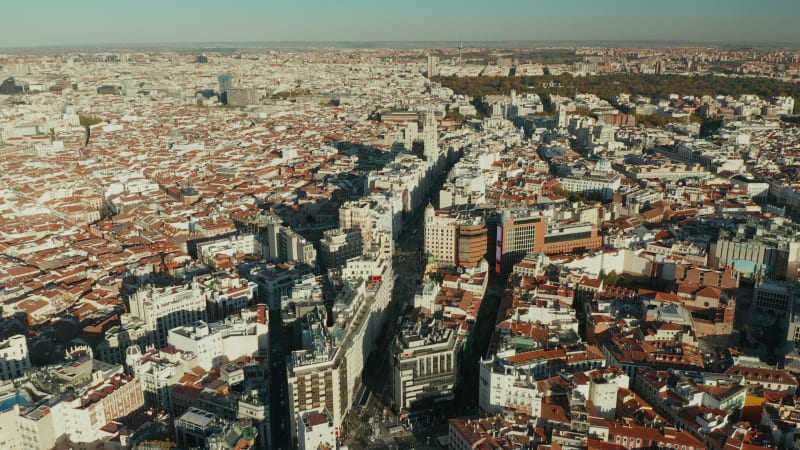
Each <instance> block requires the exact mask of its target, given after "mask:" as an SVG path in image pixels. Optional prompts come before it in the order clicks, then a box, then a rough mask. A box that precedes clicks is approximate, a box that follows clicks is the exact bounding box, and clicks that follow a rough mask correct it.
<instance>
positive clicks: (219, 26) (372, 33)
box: [0, 0, 800, 48]
mask: <svg viewBox="0 0 800 450" xmlns="http://www.w3.org/2000/svg"><path fill="white" fill-rule="evenodd" d="M18 5H19V6H18ZM26 6H27V8H26V9H27V12H26V10H25V9H22V6H21V4H17V5H12V6H9V7H7V8H6V12H7V13H8V14H7V15H6V17H7V18H13V20H7V22H6V23H4V24H3V25H4V26H3V27H2V28H0V48H14V47H70V46H87V45H97V46H99V45H143V44H144V45H146V44H170V43H176V44H188V43H208V42H224V43H237V42H250V43H253V42H262V43H270V42H298V43H302V42H364V41H366V42H377V43H386V42H395V43H398V42H429V43H430V42H442V41H448V42H452V41H459V40H464V41H473V42H474V41H482V42H504V41H518V42H519V41H586V42H589V41H616V42H630V43H637V42H642V41H646V42H692V43H705V42H707V43H709V44H724V43H736V44H748V43H749V44H777V43H780V44H795V43H800V33H798V31H797V30H796V28H795V27H794V26H793V23H792V22H793V18H794V17H798V15H799V14H800V3H797V2H792V1H789V0H767V1H764V2H760V3H759V4H758V5H756V4H753V3H752V2H746V1H744V0H734V1H722V0H710V1H705V2H689V1H687V0H677V1H674V2H669V3H666V4H658V5H655V4H649V3H648V4H645V3H642V2H633V1H630V0H613V1H610V2H602V3H600V2H589V1H583V0H577V1H573V2H568V3H562V4H535V3H533V2H530V3H529V2H518V1H510V0H504V1H499V2H493V3H487V2H477V1H472V0H469V1H463V2H452V1H441V2H435V3H430V2H422V1H418V0H411V1H409V2H406V3H403V4H383V3H380V2H375V3H372V2H366V1H362V0H349V1H344V2H337V3H335V4H333V3H328V2H322V1H317V0H314V1H304V2H291V3H290V2H279V3H277V4H266V5H265V4H261V3H260V2H255V1H251V0H237V1H234V2H228V3H225V4H219V3H216V2H211V1H207V0H200V1H195V2H191V3H189V2H185V1H178V2H170V3H169V4H163V3H159V2H155V1H153V0H144V1H141V2H138V3H137V7H136V8H126V7H123V6H120V5H115V4H108V3H107V2H100V1H97V0H84V1H79V2H77V5H76V4H75V3H71V4H63V3H61V2H55V1H54V0H39V1H38V2H36V3H35V4H34V5H31V6H28V5H26ZM34 8H35V10H37V11H41V12H43V13H42V14H36V15H33V14H30V10H32V9H34Z"/></svg>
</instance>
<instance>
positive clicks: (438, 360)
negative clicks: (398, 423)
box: [392, 317, 462, 411]
mask: <svg viewBox="0 0 800 450" xmlns="http://www.w3.org/2000/svg"><path fill="white" fill-rule="evenodd" d="M461 342H462V340H461V338H459V337H458V336H457V335H456V329H455V328H453V327H445V326H444V325H443V324H442V322H441V321H438V320H436V319H434V318H433V317H430V318H426V319H421V320H420V321H418V322H414V323H409V324H406V326H405V328H404V329H403V330H402V331H401V332H400V334H399V336H398V337H397V340H396V341H395V347H394V349H393V353H394V357H393V360H392V392H393V396H394V402H395V405H396V407H397V408H398V409H400V410H407V411H410V410H413V409H415V408H425V407H432V406H435V405H436V404H437V403H440V402H445V401H448V400H452V399H453V395H454V391H455V385H456V379H457V377H458V352H459V349H460V344H461Z"/></svg>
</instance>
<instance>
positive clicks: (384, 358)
mask: <svg viewBox="0 0 800 450" xmlns="http://www.w3.org/2000/svg"><path fill="white" fill-rule="evenodd" d="M421 221H422V213H421V212H420V213H418V214H416V215H415V216H414V217H412V218H411V220H409V225H408V226H407V227H406V231H405V232H404V233H403V235H402V236H401V238H400V240H399V242H398V243H397V244H396V253H397V255H398V256H396V257H395V260H394V272H395V277H396V279H395V285H394V290H393V292H392V301H391V303H390V304H389V307H388V310H387V314H386V318H385V322H384V323H385V327H384V328H385V332H384V333H383V334H381V336H380V338H379V340H378V343H377V350H376V351H375V352H373V353H372V354H371V355H370V357H369V359H368V360H367V363H366V365H365V369H364V376H363V381H362V382H363V383H364V386H366V388H367V392H369V397H368V399H367V401H366V404H365V405H363V406H361V405H359V404H358V403H357V404H356V405H355V406H353V407H352V408H351V410H350V414H348V416H347V418H346V419H345V423H344V428H345V433H344V434H345V439H344V441H345V443H346V444H347V445H349V446H350V448H354V449H365V448H371V447H373V446H375V445H378V447H377V448H386V447H383V446H382V445H381V442H386V440H387V439H388V440H389V441H393V436H392V434H393V433H392V432H391V431H390V429H391V428H392V427H395V426H397V425H398V418H397V415H396V413H395V411H394V405H393V404H392V403H393V401H392V392H391V370H392V359H391V355H392V353H391V343H392V340H393V339H394V336H395V335H396V334H397V332H398V331H399V325H400V324H398V318H400V317H402V316H403V315H404V314H405V312H406V310H407V308H408V307H409V306H410V305H413V302H414V294H415V292H416V287H417V281H418V280H421V279H422V275H423V271H424V264H423V262H422V255H421V252H422V244H423V233H422V232H421V229H422V222H421ZM414 230H419V231H417V232H414ZM358 392H362V391H361V390H359V391H358ZM358 400H360V398H359V399H358ZM394 434H397V433H394ZM406 438H407V440H409V441H413V439H412V438H411V436H410V435H408V436H406Z"/></svg>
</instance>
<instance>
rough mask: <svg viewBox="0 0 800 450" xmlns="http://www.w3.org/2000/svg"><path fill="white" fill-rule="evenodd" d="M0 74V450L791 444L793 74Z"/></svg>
mask: <svg viewBox="0 0 800 450" xmlns="http://www.w3.org/2000/svg"><path fill="white" fill-rule="evenodd" d="M0 81H2V84H0V302H1V303H0V313H1V315H2V320H1V321H0V449H4V450H5V449H8V450H49V449H54V448H55V449H81V450H94V449H97V450H100V449H102V450H134V449H142V450H156V449H158V450H161V449H164V450H166V449H173V448H179V449H193V448H200V449H212V450H233V449H236V450H247V449H302V450H322V449H327V450H333V449H367V448H370V449H378V448H387V449H413V448H416V449H441V448H449V449H456V450H462V449H519V450H523V449H525V450H528V449H530V450H533V449H541V450H562V449H584V450H618V449H656V448H657V449H664V448H672V449H676V450H757V449H758V448H770V449H793V448H798V447H800V403H795V402H796V401H797V399H798V387H799V386H800V383H798V376H800V288H798V284H797V283H798V279H799V278H800V224H798V222H797V221H798V220H800V169H798V167H799V166H800V125H799V124H800V118H798V116H797V115H796V114H797V113H798V112H799V111H800V105H796V104H795V99H796V98H797V96H799V95H800V51H797V50H791V49H778V48H766V47H765V48H741V49H738V48H732V47H731V48H727V47H726V48H723V47H719V48H718V47H705V46H702V47H701V46H691V47H690V46H683V47H656V46H654V47H641V48H633V47H631V48H621V47H620V48H617V47H602V46H597V47H592V46H580V47H569V46H563V47H561V46H559V47H547V48H544V47H514V48H501V47H492V46H475V45H472V44H470V43H459V44H458V45H456V46H451V47H437V48H418V49H414V48H396V49H392V48H361V49H349V48H342V47H336V48H333V47H330V48H316V47H308V48H270V49H265V48H197V49H180V50H174V49H173V50H168V49H159V50H151V49H148V50H144V49H137V48H121V47H120V48H108V49H102V50H92V51H79V50H72V51H70V50H63V51H58V52H52V53H48V52H46V51H38V52H36V53H35V54H31V53H28V54H26V53H23V52H16V51H15V52H13V53H6V54H0ZM795 306H797V309H795Z"/></svg>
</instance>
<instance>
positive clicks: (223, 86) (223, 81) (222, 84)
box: [217, 75, 235, 94]
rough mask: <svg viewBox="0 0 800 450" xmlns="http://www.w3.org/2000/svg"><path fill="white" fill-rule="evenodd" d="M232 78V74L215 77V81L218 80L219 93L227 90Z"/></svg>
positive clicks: (233, 78)
mask: <svg viewBox="0 0 800 450" xmlns="http://www.w3.org/2000/svg"><path fill="white" fill-rule="evenodd" d="M234 80H235V77H234V76H233V75H220V76H219V77H217V81H219V93H220V94H224V93H226V92H228V90H229V89H230V88H232V87H233V82H234Z"/></svg>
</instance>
